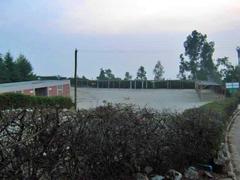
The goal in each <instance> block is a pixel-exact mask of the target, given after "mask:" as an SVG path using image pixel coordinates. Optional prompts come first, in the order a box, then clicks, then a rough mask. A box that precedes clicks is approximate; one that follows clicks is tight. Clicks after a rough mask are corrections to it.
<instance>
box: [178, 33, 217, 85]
mask: <svg viewBox="0 0 240 180" xmlns="http://www.w3.org/2000/svg"><path fill="white" fill-rule="evenodd" d="M214 45H215V44H214V42H212V41H210V42H208V41H207V35H203V34H201V33H199V32H197V31H196V30H195V31H193V32H192V33H191V34H190V35H189V36H188V37H187V39H186V41H185V42H184V48H185V53H184V55H185V57H184V55H183V54H181V55H180V66H179V75H178V77H179V78H181V79H183V80H185V79H187V78H188V79H192V80H210V81H218V80H219V79H220V77H219V73H218V72H217V67H216V65H215V64H214V62H213V53H214Z"/></svg>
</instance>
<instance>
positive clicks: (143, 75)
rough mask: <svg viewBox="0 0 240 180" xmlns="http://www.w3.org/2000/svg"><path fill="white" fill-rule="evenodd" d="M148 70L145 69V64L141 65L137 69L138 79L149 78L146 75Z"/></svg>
mask: <svg viewBox="0 0 240 180" xmlns="http://www.w3.org/2000/svg"><path fill="white" fill-rule="evenodd" d="M146 74H147V72H146V71H145V69H144V67H143V66H140V67H139V69H138V71H137V78H136V79H137V80H147V76H146Z"/></svg>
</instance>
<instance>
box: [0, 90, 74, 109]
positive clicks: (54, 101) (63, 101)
mask: <svg viewBox="0 0 240 180" xmlns="http://www.w3.org/2000/svg"><path fill="white" fill-rule="evenodd" d="M72 106H73V103H72V100H71V99H70V98H68V97H61V96H55V97H43V96H28V95H23V94H18V93H5V94H0V109H1V110H3V109H11V108H14V109H17V108H33V107H38V108H49V107H58V108H71V107H72Z"/></svg>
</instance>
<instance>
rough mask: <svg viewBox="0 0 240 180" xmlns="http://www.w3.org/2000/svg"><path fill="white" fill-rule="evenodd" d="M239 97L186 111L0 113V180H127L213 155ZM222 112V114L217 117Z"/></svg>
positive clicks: (112, 108) (124, 108)
mask: <svg viewBox="0 0 240 180" xmlns="http://www.w3.org/2000/svg"><path fill="white" fill-rule="evenodd" d="M236 103H237V97H234V98H232V99H227V100H224V101H220V102H216V103H211V104H208V105H205V106H203V107H201V108H194V109H189V110H186V111H185V112H183V113H181V114H180V113H172V112H156V111H154V110H151V109H138V108H136V107H133V106H129V105H111V104H107V105H105V106H101V107H98V108H96V109H90V110H80V111H78V112H76V113H73V112H65V111H58V113H56V112H54V111H49V110H46V109H41V110H40V109H38V108H36V109H32V110H31V111H29V110H21V111H20V110H19V111H1V114H0V138H1V143H0V179H23V178H25V179H40V178H42V179H82V180H102V179H104V180H105V179H106V180H108V179H109V180H111V179H124V180H126V177H129V176H132V175H133V174H134V173H136V172H142V171H144V168H145V167H146V166H150V167H153V169H154V171H153V173H165V172H166V171H167V170H169V169H170V168H174V169H177V170H180V171H182V170H183V169H184V168H185V167H187V166H189V165H192V164H195V163H206V162H208V161H209V160H210V159H212V158H213V157H215V156H216V154H217V150H218V148H219V145H220V142H221V140H222V137H223V134H224V128H225V124H226V122H227V120H226V119H225V118H228V117H227V115H230V114H231V113H232V112H233V111H234V108H235V107H236ZM223 113H224V114H225V115H224V116H222V114H223Z"/></svg>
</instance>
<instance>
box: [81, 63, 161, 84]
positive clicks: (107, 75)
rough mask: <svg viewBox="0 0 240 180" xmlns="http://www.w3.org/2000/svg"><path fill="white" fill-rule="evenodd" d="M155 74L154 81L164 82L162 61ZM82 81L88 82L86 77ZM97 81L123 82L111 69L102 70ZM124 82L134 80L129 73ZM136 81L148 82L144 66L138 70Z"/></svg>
mask: <svg viewBox="0 0 240 180" xmlns="http://www.w3.org/2000/svg"><path fill="white" fill-rule="evenodd" d="M153 74H154V80H163V74H164V67H163V66H162V64H161V62H160V61H157V63H156V65H155V67H154V69H153ZM82 79H85V80H86V77H85V76H83V77H82ZM97 80H121V78H119V77H115V75H114V74H113V73H112V70H111V69H103V68H101V69H100V73H99V76H97ZM123 80H127V81H129V80H133V76H132V75H131V74H130V73H129V72H126V73H125V76H124V79H123ZM135 80H147V72H146V70H145V68H144V67H143V66H140V67H139V69H138V70H137V73H136V78H135Z"/></svg>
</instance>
